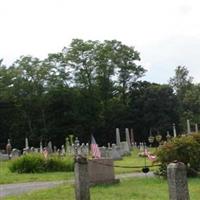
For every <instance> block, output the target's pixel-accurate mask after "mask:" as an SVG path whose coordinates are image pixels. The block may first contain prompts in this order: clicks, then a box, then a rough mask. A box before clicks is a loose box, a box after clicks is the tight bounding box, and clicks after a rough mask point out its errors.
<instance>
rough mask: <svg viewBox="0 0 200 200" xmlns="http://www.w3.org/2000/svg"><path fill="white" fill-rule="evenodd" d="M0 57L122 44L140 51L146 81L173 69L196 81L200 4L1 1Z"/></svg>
mask: <svg viewBox="0 0 200 200" xmlns="http://www.w3.org/2000/svg"><path fill="white" fill-rule="evenodd" d="M0 9H1V10H0V25H1V29H0V30H1V31H0V58H3V59H4V64H6V65H7V66H9V65H11V63H12V62H14V61H15V60H16V59H17V58H19V57H20V56H21V55H32V56H35V57H38V58H41V59H42V58H45V57H46V56H47V55H48V53H57V52H60V51H61V50H62V49H63V47H64V46H66V47H67V46H69V44H70V42H71V41H72V39H73V38H80V39H84V40H89V39H90V40H100V41H103V40H112V39H116V40H119V41H122V42H123V43H124V44H126V45H128V46H134V47H135V49H136V50H137V51H139V52H140V57H141V64H142V66H143V67H144V68H145V69H147V70H148V71H147V72H146V75H145V77H144V78H143V79H144V80H147V81H150V82H157V83H168V81H169V78H170V77H172V76H174V70H175V68H176V67H177V66H179V65H181V66H186V67H187V68H188V70H189V72H190V75H191V76H192V77H194V82H198V83H199V82H200V73H198V72H199V71H200V70H198V69H199V68H198V67H199V66H200V12H199V10H200V2H199V1H198V0H151V1H149V0H0Z"/></svg>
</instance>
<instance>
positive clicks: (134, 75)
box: [112, 41, 146, 104]
mask: <svg viewBox="0 0 200 200" xmlns="http://www.w3.org/2000/svg"><path fill="white" fill-rule="evenodd" d="M112 43H113V47H114V48H113V49H114V52H116V53H115V56H114V58H115V64H116V66H117V74H118V86H119V91H120V93H121V97H122V101H123V103H124V104H127V96H126V95H127V94H128V92H129V89H130V86H131V83H133V82H135V81H137V79H138V78H140V77H142V76H143V75H144V73H145V71H146V70H145V69H144V68H143V67H142V66H141V65H138V64H137V62H138V61H140V55H139V52H138V51H136V50H135V49H134V47H129V46H126V45H124V44H122V43H121V42H118V41H112Z"/></svg>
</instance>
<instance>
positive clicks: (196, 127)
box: [195, 124, 199, 133]
mask: <svg viewBox="0 0 200 200" xmlns="http://www.w3.org/2000/svg"><path fill="white" fill-rule="evenodd" d="M195 132H196V133H198V132H199V130H198V124H195Z"/></svg>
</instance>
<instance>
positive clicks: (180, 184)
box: [167, 162, 190, 200]
mask: <svg viewBox="0 0 200 200" xmlns="http://www.w3.org/2000/svg"><path fill="white" fill-rule="evenodd" d="M167 179H168V186H169V199H170V200H189V199H190V197H189V191H188V183H187V174H186V166H185V164H184V163H181V162H177V163H170V164H169V165H168V166H167Z"/></svg>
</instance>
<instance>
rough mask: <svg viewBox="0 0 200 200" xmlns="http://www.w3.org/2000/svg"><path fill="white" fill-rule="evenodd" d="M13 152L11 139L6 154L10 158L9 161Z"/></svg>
mask: <svg viewBox="0 0 200 200" xmlns="http://www.w3.org/2000/svg"><path fill="white" fill-rule="evenodd" d="M11 152H12V146H11V143H10V139H8V143H7V145H6V153H7V155H8V157H9V159H10V158H11Z"/></svg>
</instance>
